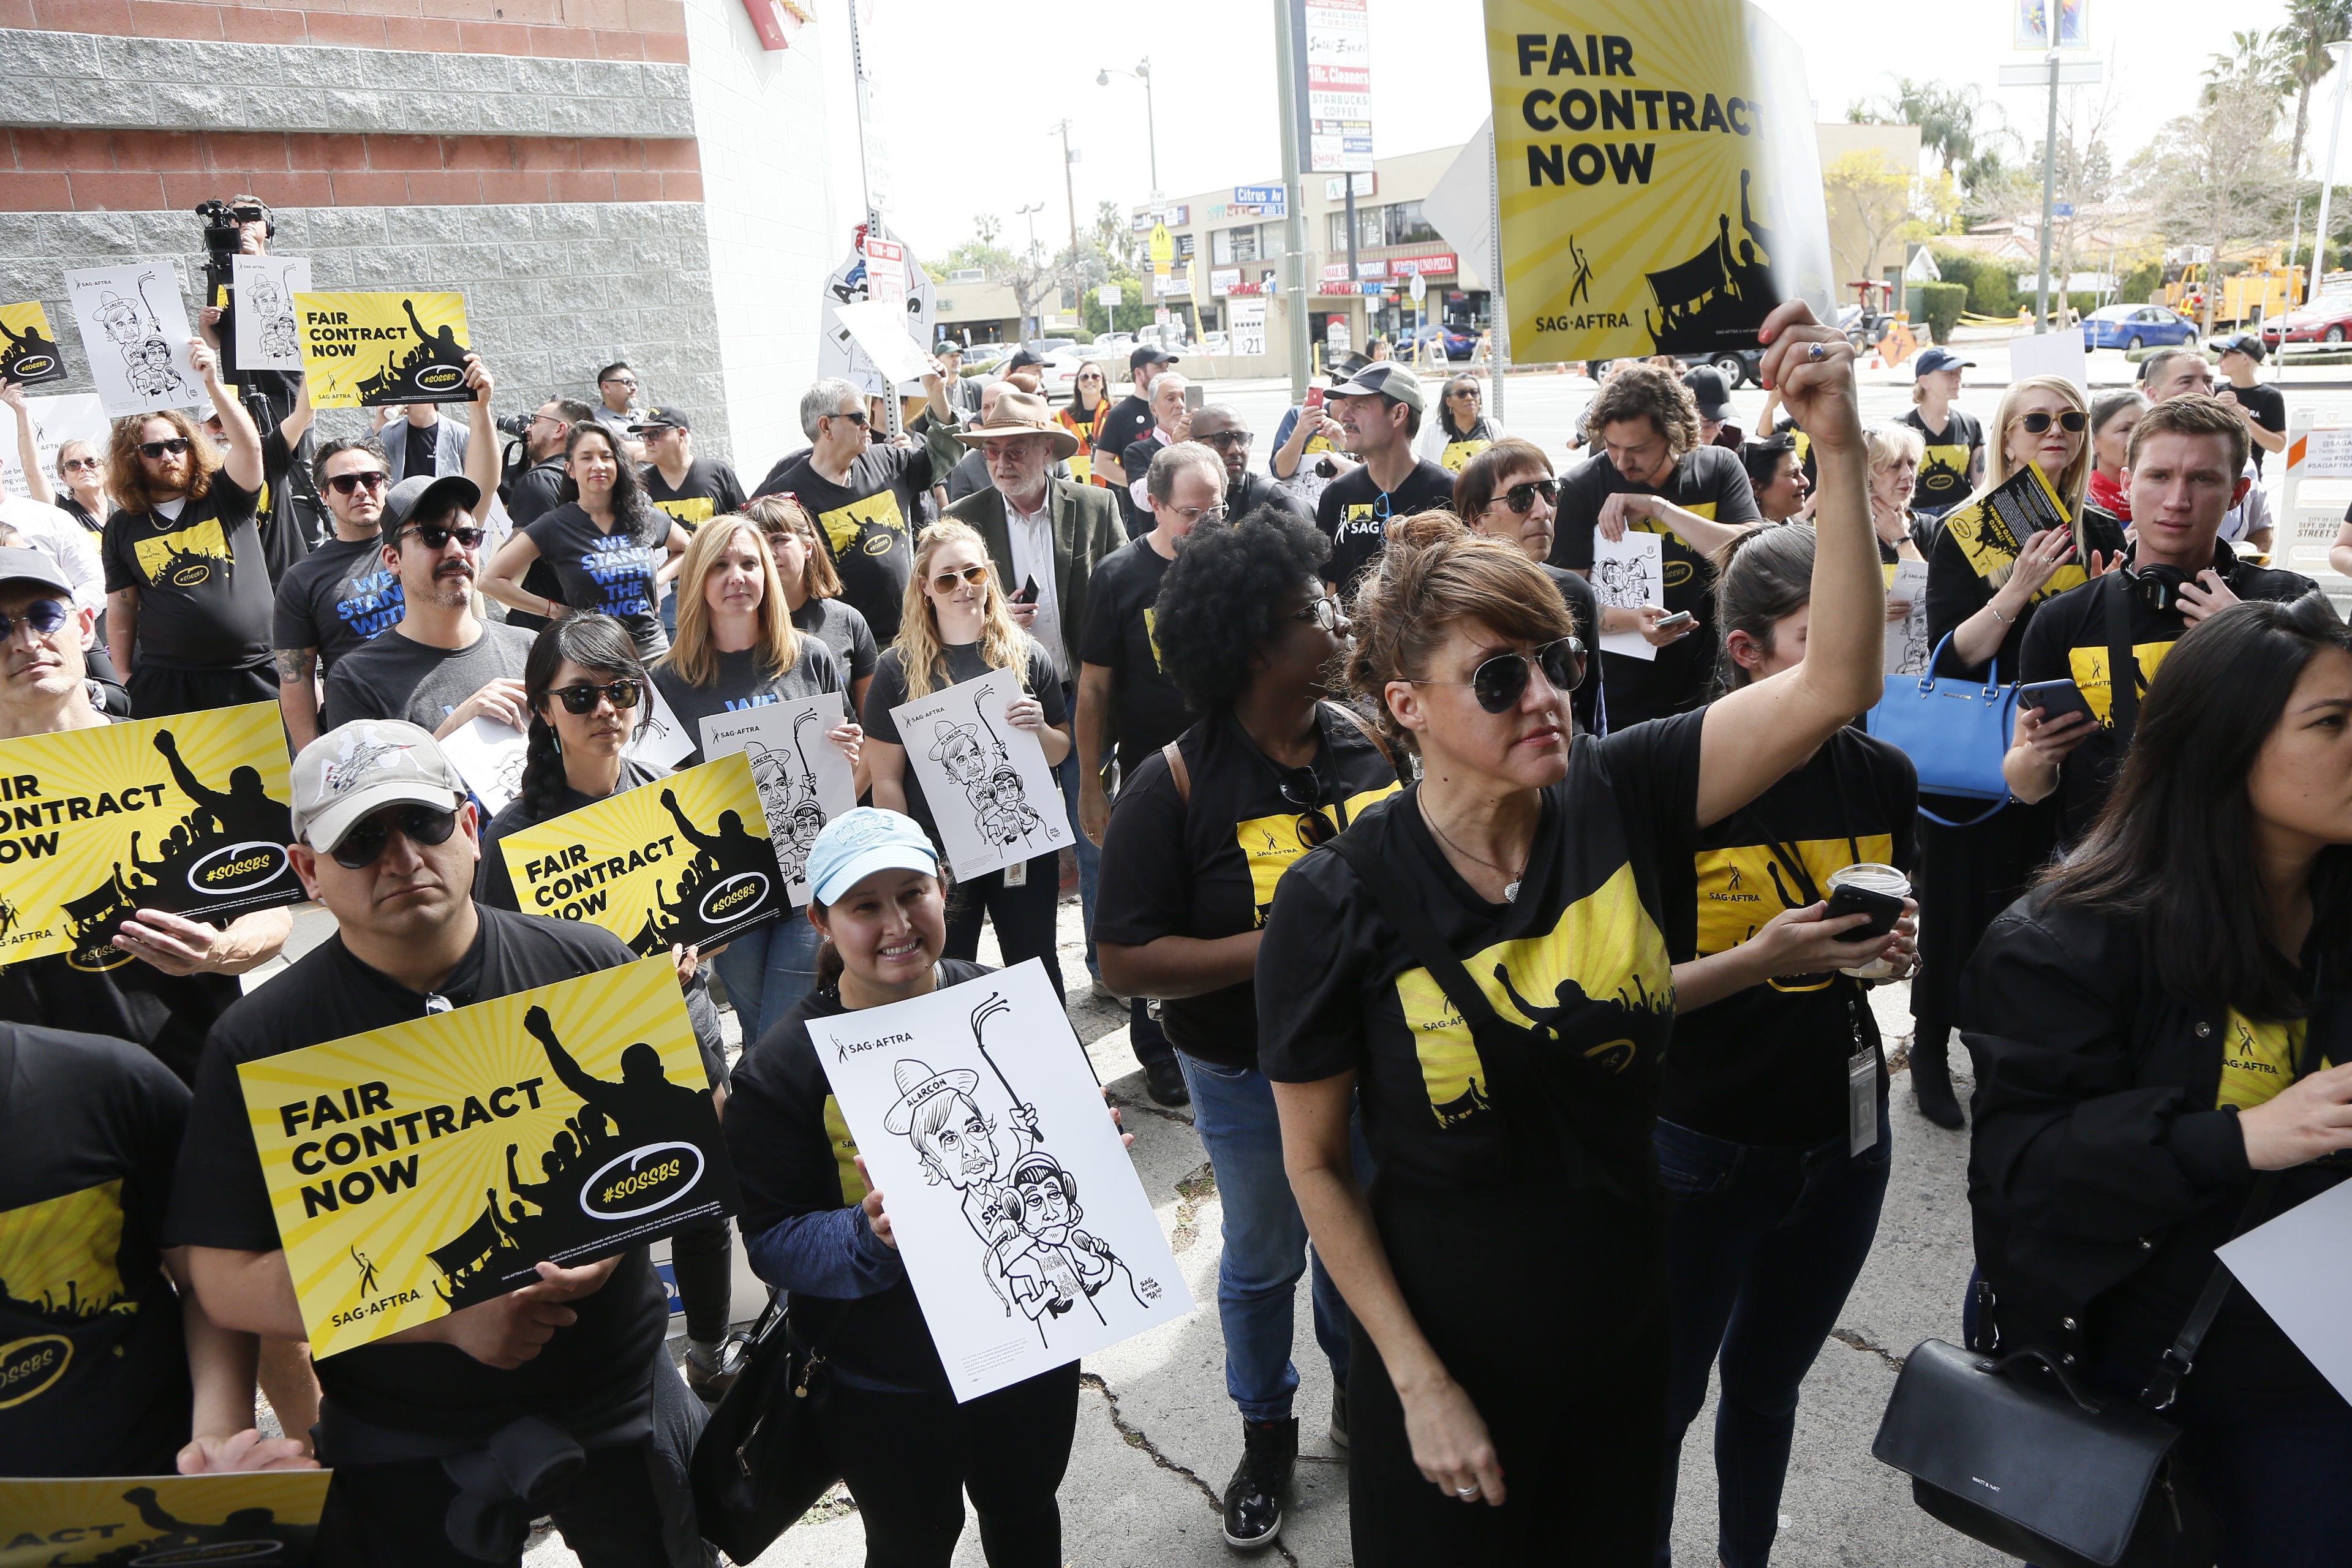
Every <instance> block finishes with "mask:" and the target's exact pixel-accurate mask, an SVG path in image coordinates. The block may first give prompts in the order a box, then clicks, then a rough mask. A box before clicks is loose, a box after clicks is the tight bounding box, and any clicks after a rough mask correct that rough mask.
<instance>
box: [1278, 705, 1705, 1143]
mask: <svg viewBox="0 0 2352 1568" xmlns="http://www.w3.org/2000/svg"><path fill="white" fill-rule="evenodd" d="M1704 721H1705V716H1704V715H1703V714H1699V713H1687V714H1680V715H1677V716H1675V717H1674V718H1671V719H1664V720H1660V721H1656V722H1654V723H1649V724H1637V725H1634V726H1633V727H1632V728H1631V729H1624V730H1618V731H1612V733H1611V734H1610V735H1608V736H1607V737H1606V738H1605V739H1602V740H1598V741H1595V740H1587V739H1580V740H1578V741H1577V742H1574V744H1573V745H1572V746H1571V747H1570V751H1569V763H1568V776H1567V777H1566V778H1565V779H1564V780H1562V781H1561V782H1560V783H1559V784H1553V785H1552V786H1551V787H1549V789H1546V790H1545V791H1544V792H1543V815H1542V818H1541V821H1540V822H1539V823H1538V826H1537V829H1536V837H1535V844H1534V847H1533V852H1532V854H1531V855H1530V857H1529V858H1528V868H1527V873H1526V879H1525V881H1524V882H1523V884H1522V885H1521V887H1520V889H1519V896H1518V898H1517V900H1516V901H1514V902H1512V903H1508V904H1489V903H1487V902H1486V901H1485V900H1483V899H1481V898H1479V897H1478V896H1477V894H1475V893H1474V892H1473V891H1471V889H1470V888H1469V887H1468V885H1467V884H1465V882H1464V881H1463V880H1462V879H1461V878H1460V877H1459V876H1457V875H1456V874H1455V873H1454V868H1452V867H1451V866H1450V865H1448V864H1447V863H1446V860H1445V857H1444V853H1443V852H1442V851H1441V850H1440V849H1439V847H1438V846H1437V843H1436V841H1435V840H1434V839H1433V837H1431V835H1430V832H1429V829H1428V826H1426V825H1425V824H1424V823H1423V820H1422V816H1421V811H1420V808H1419V805H1418V803H1417V802H1416V801H1415V799H1414V798H1413V796H1412V795H1411V794H1402V795H1395V796H1393V797H1391V799H1389V800H1387V801H1385V802H1382V803H1381V804H1379V805H1374V806H1373V807H1371V808H1370V810H1368V811H1367V812H1365V813H1364V815H1363V816H1361V817H1360V818H1358V820H1357V823H1356V826H1353V827H1352V828H1350V829H1349V831H1350V832H1351V833H1360V834H1363V835H1365V836H1366V837H1368V838H1369V839H1370V848H1371V849H1372V851H1373V852H1374V853H1375V854H1376V855H1377V856H1378V857H1379V858H1381V861H1382V862H1383V863H1385V864H1386V865H1387V866H1389V867H1391V868H1393V869H1394V870H1395V872H1396V873H1397V874H1398V875H1400V876H1402V878H1404V879H1406V881H1407V882H1408V883H1409V884H1410V885H1411V886H1412V887H1413V888H1414V889H1416V890H1417V891H1420V892H1422V893H1423V899H1422V902H1423V907H1424V908H1425V909H1426V910H1427V911H1428V914H1429V918H1430V920H1431V921H1432V923H1433V925H1434V926H1435V928H1436V931H1437V934H1438V937H1439V939H1440V940H1441V941H1443V942H1444V943H1445V944H1446V946H1447V947H1448V948H1449V949H1450V950H1452V951H1453V952H1454V953H1455V954H1457V955H1459V956H1460V957H1461V959H1462V962H1463V963H1464V965H1465V967H1466V968H1467V969H1468V970H1469V972H1470V976H1471V979H1472V980H1473V981H1474V982H1475V984H1477V986H1478V988H1479V989H1480V990H1481V991H1483V992H1484V993H1485V994H1486V996H1487V998H1488V999H1489V1001H1491V1002H1492V1004H1493V1005H1494V1007H1495V1010H1496V1013H1497V1014H1499V1015H1500V1016H1501V1018H1502V1020H1503V1021H1504V1022H1505V1023H1506V1024H1511V1025H1517V1026H1521V1027H1524V1028H1527V1029H1528V1030H1530V1031H1531V1032H1532V1033H1533V1034H1534V1036H1535V1048H1536V1049H1537V1050H1538V1052H1539V1053H1559V1056H1560V1058H1561V1059H1562V1061H1563V1062H1564V1061H1565V1060H1566V1058H1570V1057H1573V1058H1581V1059H1583V1060H1584V1061H1587V1062H1592V1063H1603V1064H1607V1065H1609V1066H1611V1067H1613V1068H1614V1069H1615V1070H1616V1071H1617V1072H1619V1073H1628V1074H1633V1075H1635V1076H1634V1078H1633V1079H1632V1080H1631V1081H1634V1082H1638V1081H1640V1079H1641V1077H1642V1076H1643V1075H1648V1076H1651V1077H1653V1078H1654V1075H1655V1073H1656V1071H1657V1068H1658V1063H1659V1061H1660V1060H1661V1058H1663V1057H1664V1052H1665V1048H1666V1041H1667V1037H1669V1036H1670V1035H1671V1034H1672V1033H1673V1031H1674V1022H1675V984H1674V968H1673V963H1672V961H1671V959H1670V958H1669V957H1668V954H1667V951H1666V938H1665V928H1666V921H1667V919H1668V916H1667V912H1666V903H1665V892H1664V868H1665V866H1666V865H1667V864H1668V863H1669V862H1673V861H1681V862H1683V863H1685V864H1687V863H1688V861H1689V858H1690V856H1691V853H1692V847H1693V824H1694V823H1695V821H1696V816H1697V809H1698V757H1699V730H1700V726H1701V724H1702V723H1703V722H1704ZM1257 964H1258V973H1259V974H1261V975H1264V976H1268V977H1278V980H1279V984H1262V985H1260V986H1259V987H1258V991H1257V1014H1258V1061H1259V1065H1260V1067H1261V1068H1262V1069H1263V1070H1264V1071H1265V1075H1266V1076H1267V1077H1268V1078H1271V1079H1275V1080H1276V1081H1277V1082H1283V1083H1305V1082H1313V1081H1316V1080H1318V1079H1328V1078H1332V1077H1336V1076H1337V1075H1339V1074H1340V1073H1344V1072H1354V1073H1355V1074H1356V1075H1357V1077H1356V1093H1357V1097H1358V1100H1359V1103H1360V1105H1361V1106H1362V1108H1363V1115H1364V1133H1365V1136H1366V1138H1367V1139H1368V1140H1369V1142H1370V1144H1371V1148H1372V1158H1373V1160H1374V1161H1375V1163H1377V1164H1378V1166H1379V1168H1380V1172H1381V1179H1382V1180H1383V1181H1389V1182H1402V1183H1405V1184H1410V1185H1412V1186H1417V1187H1443V1188H1469V1187H1476V1186H1481V1185H1486V1184H1495V1183H1498V1182H1503V1181H1507V1180H1509V1179H1511V1171H1512V1166H1511V1164H1510V1163H1509V1161H1508V1160H1507V1157H1506V1144H1505V1140H1504V1134H1503V1127H1502V1118H1501V1117H1500V1116H1499V1115H1497V1114H1496V1109H1495V1105H1494V1101H1493V1099H1492V1091H1491V1089H1490V1088H1489V1084H1488V1079H1487V1072H1486V1067H1485V1065H1484V1064H1483V1063H1482V1062H1481V1061H1480V1059H1479V1055H1478V1047H1476V1045H1475V1044H1474V1043H1473V1042H1472V1039H1471V1035H1470V1030H1469V1027H1468V1026H1467V1025H1465V1023H1464V1021H1463V1020H1462V1019H1461V1018H1460V1017H1459V1016H1457V1015H1456V1014H1455V1013H1454V1007H1453V1005H1452V1004H1451V1003H1450V1002H1448V1001H1447V1000H1446V999H1445V996H1444V992H1443V991H1441V990H1440V989H1439V987H1438V985H1437V983H1436V982H1435V981H1434V980H1433V979H1432V978H1431V977H1430V974H1429V972H1428V971H1427V970H1425V969H1423V967H1422V966H1421V964H1420V963H1419V961H1418V960H1416V959H1415V958H1414V957H1413V955H1412V952H1411V951H1410V949H1409V948H1408V947H1407V946H1406V944H1405V942H1404V940H1403V939H1402V937H1401V936H1399V935H1398V933H1397V932H1396V931H1393V930H1391V928H1390V926H1389V924H1388V922H1387V921H1385V920H1384V919H1382V918H1381V913H1380V909H1379V906H1378V905H1377V904H1376V903H1375V902H1374V900H1373V897H1372V894H1371V893H1370V890H1369V889H1366V888H1365V887H1363V885H1362V884H1361V883H1360V882H1359V881H1358V879H1357V878H1356V874H1355V872H1354V871H1353V869H1351V868H1349V866H1348V864H1347V863H1346V862H1345V861H1343V860H1342V859H1340V858H1339V855H1338V854H1337V852H1336V851H1334V850H1332V849H1329V848H1328V847H1326V848H1322V849H1318V850H1316V851H1314V852H1312V853H1310V854H1308V855H1307V856H1306V857H1305V858H1302V859H1301V860H1299V862H1298V863H1297V866H1296V867H1295V868H1293V869H1292V871H1291V872H1290V874H1289V875H1287V876H1286V877H1284V878H1283V879H1282V886H1281V888H1280V889H1279V890H1278V891H1277V892H1276V896H1275V903H1274V911H1273V913H1272V915H1271V916H1269V917H1268V919H1267V921H1266V927H1265V942H1264V944H1263V945H1262V946H1261V947H1260V948H1259V950H1258V960H1257Z"/></svg>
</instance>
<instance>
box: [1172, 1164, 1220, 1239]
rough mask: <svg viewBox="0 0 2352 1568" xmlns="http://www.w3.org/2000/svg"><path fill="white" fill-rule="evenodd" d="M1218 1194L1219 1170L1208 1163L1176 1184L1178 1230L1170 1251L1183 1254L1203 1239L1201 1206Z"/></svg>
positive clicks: (1173, 1236) (1174, 1235)
mask: <svg viewBox="0 0 2352 1568" xmlns="http://www.w3.org/2000/svg"><path fill="white" fill-rule="evenodd" d="M1216 1194H1217V1168H1216V1167H1215V1166H1214V1165H1213V1164H1211V1163H1208V1162H1207V1161H1205V1160H1204V1161H1202V1163H1201V1167H1200V1169H1198V1170H1196V1171H1194V1172H1193V1173H1192V1174H1190V1175H1188V1176H1186V1177H1185V1178H1184V1179H1183V1180H1182V1181H1180V1182H1178V1183H1177V1184H1176V1230H1175V1234H1173V1235H1172V1236H1171V1237H1169V1238H1168V1250H1169V1251H1171V1252H1182V1251H1184V1250H1185V1249H1186V1248H1188V1247H1191V1246H1192V1244H1193V1243H1194V1242H1196V1241H1198V1240H1200V1239H1201V1205H1202V1204H1203V1203H1205V1202H1206V1201H1208V1200H1209V1199H1210V1198H1213V1197H1214V1196H1216Z"/></svg>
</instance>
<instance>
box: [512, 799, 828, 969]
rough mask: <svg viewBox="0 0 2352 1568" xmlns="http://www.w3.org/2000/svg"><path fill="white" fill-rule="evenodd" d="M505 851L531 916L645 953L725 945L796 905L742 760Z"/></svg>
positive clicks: (521, 834)
mask: <svg viewBox="0 0 2352 1568" xmlns="http://www.w3.org/2000/svg"><path fill="white" fill-rule="evenodd" d="M499 849H500V850H501V851H503V852H504V853H505V855H506V858H507V869H508V871H509V872H510V873H511V874H512V875H513V877H514V885H515V894H516V896H517V897H518V898H519V899H520V901H521V904H522V911H523V913H525V914H527V915H551V916H553V917H555V918H556V919H558V920H567V921H589V922H590V923H591V924H593V925H600V926H603V927H604V929H605V930H606V931H611V932H612V933H613V934H614V936H617V937H619V938H620V939H621V940H622V941H623V942H627V943H628V944H629V945H630V946H631V947H632V948H634V949H635V950H636V951H637V952H641V953H642V952H668V951H669V950H670V948H671V946H672V945H673V944H675V943H678V942H684V943H686V944H687V945H688V946H709V945H712V944H715V943H718V942H725V941H726V940H727V939H728V938H729V937H730V936H733V935H734V934H735V933H736V932H737V931H742V930H744V929H745V928H746V927H749V926H754V925H757V924H759V923H760V922H761V921H768V920H773V919H774V918H775V917H776V916H777V915H779V914H781V913H782V912H783V910H785V909H786V908H787V905H786V904H785V902H784V878H783V872H782V869H781V868H779V867H778V866H777V864H776V847H775V845H774V844H772V843H771V842H770V841H769V838H768V816H767V813H766V812H764V811H762V810H761V807H760V787H759V785H758V784H757V783H755V782H754V781H753V779H752V777H751V759H750V758H748V757H746V756H745V755H744V754H743V753H742V752H735V753H734V754H732V755H730V756H725V757H720V758H719V759H718V760H717V761H715V762H709V763H703V764H702V765H701V766H700V767H698V768H688V769H687V770H686V772H684V773H672V774H671V775H670V776H669V777H667V778H666V779H662V780H660V781H658V782H657V783H654V784H641V785H639V786H638V787H637V788H635V789H633V790H627V791H624V792H623V793H622V794H619V795H607V796H606V797H605V798H604V799H603V800H600V801H598V802H597V803H596V804H595V805H583V806H582V807H581V808H580V809H579V810H578V811H575V812H572V813H569V814H568V815H566V816H558V817H554V818H552V819H551V820H549V821H546V822H542V823H541V824H540V825H539V826H536V827H526V828H522V829H520V831H518V832H514V833H509V834H508V835H507V836H505V837H502V838H500V839H499Z"/></svg>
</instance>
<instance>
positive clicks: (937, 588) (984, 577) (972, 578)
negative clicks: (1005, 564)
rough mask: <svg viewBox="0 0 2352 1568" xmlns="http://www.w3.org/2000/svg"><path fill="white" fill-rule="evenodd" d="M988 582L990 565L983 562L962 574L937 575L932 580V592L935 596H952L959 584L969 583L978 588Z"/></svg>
mask: <svg viewBox="0 0 2352 1568" xmlns="http://www.w3.org/2000/svg"><path fill="white" fill-rule="evenodd" d="M987 581H988V565H987V563H985V562H982V563H980V564H979V565H976V566H967V567H965V568H964V569H963V570H962V571H961V572H941V573H938V574H935V575H934V576H933V577H932V578H931V592H932V593H934V594H952V593H954V592H955V588H956V584H957V583H959V582H964V583H969V584H971V585H972V586H973V587H975V588H977V587H979V586H980V585H981V584H982V583H985V582H987Z"/></svg>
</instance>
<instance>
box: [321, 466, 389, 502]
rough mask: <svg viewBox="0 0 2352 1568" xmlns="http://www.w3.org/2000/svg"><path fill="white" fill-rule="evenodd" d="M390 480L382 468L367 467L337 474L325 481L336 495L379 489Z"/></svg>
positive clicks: (355, 493)
mask: <svg viewBox="0 0 2352 1568" xmlns="http://www.w3.org/2000/svg"><path fill="white" fill-rule="evenodd" d="M391 482H392V476H391V475H390V474H387V473H385V472H384V471H383V469H382V468H368V469H365V470H363V471H362V472H360V473H356V474H337V475H336V476H335V477H334V478H333V479H329V480H328V481H327V483H328V484H329V485H331V486H332V487H333V489H334V491H335V493H336V494H337V495H344V496H348V495H357V494H358V493H359V492H360V491H362V490H380V489H383V487H384V486H386V485H388V484H390V483H391Z"/></svg>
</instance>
